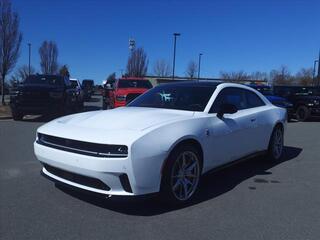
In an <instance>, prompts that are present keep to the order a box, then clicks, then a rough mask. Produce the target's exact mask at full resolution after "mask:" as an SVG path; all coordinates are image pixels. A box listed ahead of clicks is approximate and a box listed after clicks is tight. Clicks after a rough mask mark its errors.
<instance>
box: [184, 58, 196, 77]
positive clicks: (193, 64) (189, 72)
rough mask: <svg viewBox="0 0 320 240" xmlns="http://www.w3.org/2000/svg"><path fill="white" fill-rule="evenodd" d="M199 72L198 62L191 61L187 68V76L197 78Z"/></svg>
mask: <svg viewBox="0 0 320 240" xmlns="http://www.w3.org/2000/svg"><path fill="white" fill-rule="evenodd" d="M197 73H198V64H197V63H196V62H195V61H190V62H189V64H188V67H187V70H186V74H187V77H190V78H195V76H196V75H197Z"/></svg>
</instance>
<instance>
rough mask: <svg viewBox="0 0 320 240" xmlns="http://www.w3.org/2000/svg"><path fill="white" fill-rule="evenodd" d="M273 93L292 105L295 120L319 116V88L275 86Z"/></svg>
mask: <svg viewBox="0 0 320 240" xmlns="http://www.w3.org/2000/svg"><path fill="white" fill-rule="evenodd" d="M274 91H275V92H276V93H277V94H278V95H279V96H282V97H284V98H286V99H288V100H289V101H290V102H291V103H292V104H293V112H294V113H295V115H296V118H297V120H299V121H306V120H307V119H308V118H310V117H312V116H320V87H299V86H275V87H274Z"/></svg>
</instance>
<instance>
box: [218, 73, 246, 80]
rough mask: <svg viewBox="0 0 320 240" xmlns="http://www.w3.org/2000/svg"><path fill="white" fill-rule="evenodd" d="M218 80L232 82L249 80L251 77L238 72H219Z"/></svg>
mask: <svg viewBox="0 0 320 240" xmlns="http://www.w3.org/2000/svg"><path fill="white" fill-rule="evenodd" d="M220 78H222V79H224V80H233V81H244V80H250V79H251V76H249V75H248V74H247V73H246V72H244V71H238V72H224V71H222V72H220Z"/></svg>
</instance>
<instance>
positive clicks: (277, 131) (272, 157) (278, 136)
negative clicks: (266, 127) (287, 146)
mask: <svg viewBox="0 0 320 240" xmlns="http://www.w3.org/2000/svg"><path fill="white" fill-rule="evenodd" d="M283 135H284V134H283V128H282V127H281V126H280V125H277V126H275V128H274V129H273V132H272V134H271V138H270V141H269V147H268V153H267V156H266V157H267V160H268V161H274V162H277V161H280V160H281V158H282V156H283V148H284V146H283V139H284V137H283Z"/></svg>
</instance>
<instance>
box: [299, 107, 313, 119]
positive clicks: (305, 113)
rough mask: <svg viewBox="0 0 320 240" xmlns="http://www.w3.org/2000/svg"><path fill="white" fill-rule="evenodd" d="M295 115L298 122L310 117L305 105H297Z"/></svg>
mask: <svg viewBox="0 0 320 240" xmlns="http://www.w3.org/2000/svg"><path fill="white" fill-rule="evenodd" d="M296 115H297V120H298V121H299V122H304V121H306V120H307V119H308V118H309V117H310V110H309V109H308V108H307V107H306V106H299V107H298V109H297V112H296Z"/></svg>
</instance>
